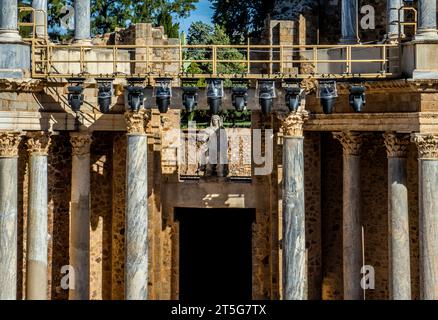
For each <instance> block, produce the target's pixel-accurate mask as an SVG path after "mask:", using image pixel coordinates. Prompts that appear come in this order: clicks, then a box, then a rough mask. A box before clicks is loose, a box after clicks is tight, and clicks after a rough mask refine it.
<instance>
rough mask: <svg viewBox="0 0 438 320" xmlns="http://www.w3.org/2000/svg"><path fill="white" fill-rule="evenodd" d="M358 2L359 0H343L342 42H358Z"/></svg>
mask: <svg viewBox="0 0 438 320" xmlns="http://www.w3.org/2000/svg"><path fill="white" fill-rule="evenodd" d="M358 9H359V8H358V3H357V0H342V4H341V33H342V37H341V40H340V43H341V44H357V43H359V37H358V35H357V34H358V32H357V28H358Z"/></svg>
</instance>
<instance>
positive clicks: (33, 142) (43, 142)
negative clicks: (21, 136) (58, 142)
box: [27, 131, 51, 156]
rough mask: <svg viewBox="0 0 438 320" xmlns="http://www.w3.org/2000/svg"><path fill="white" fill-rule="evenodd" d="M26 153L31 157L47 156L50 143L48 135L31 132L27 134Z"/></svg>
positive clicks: (46, 133) (40, 132)
mask: <svg viewBox="0 0 438 320" xmlns="http://www.w3.org/2000/svg"><path fill="white" fill-rule="evenodd" d="M27 137H28V139H27V151H29V153H30V154H31V155H42V156H47V155H48V153H49V147H50V143H51V139H50V134H49V133H48V132H45V131H31V132H28V133H27Z"/></svg>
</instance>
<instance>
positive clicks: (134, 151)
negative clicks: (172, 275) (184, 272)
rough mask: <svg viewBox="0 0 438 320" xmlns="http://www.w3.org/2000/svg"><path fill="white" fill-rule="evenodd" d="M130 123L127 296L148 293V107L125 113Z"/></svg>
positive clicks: (139, 296) (136, 297)
mask: <svg viewBox="0 0 438 320" xmlns="http://www.w3.org/2000/svg"><path fill="white" fill-rule="evenodd" d="M125 119H126V123H127V131H128V133H127V141H128V142H127V143H128V145H127V155H126V213H125V230H126V231H125V235H126V236H125V243H126V253H125V299H126V300H146V299H147V297H148V203H147V197H148V190H147V151H148V144H147V135H146V125H147V123H148V121H149V116H148V115H146V113H145V111H144V110H140V111H138V112H132V111H127V112H126V113H125Z"/></svg>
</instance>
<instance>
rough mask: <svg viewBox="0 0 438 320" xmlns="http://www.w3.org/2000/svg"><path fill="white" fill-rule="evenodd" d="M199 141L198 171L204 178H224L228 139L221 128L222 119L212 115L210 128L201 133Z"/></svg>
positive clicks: (226, 166) (225, 174) (226, 173)
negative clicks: (202, 173)
mask: <svg viewBox="0 0 438 320" xmlns="http://www.w3.org/2000/svg"><path fill="white" fill-rule="evenodd" d="M199 141H200V142H201V143H202V144H201V146H200V148H199V152H200V160H201V161H200V166H199V169H198V170H199V171H201V172H204V176H205V177H213V176H218V177H226V176H227V175H228V172H229V170H228V138H227V135H226V133H225V129H224V127H223V121H222V118H221V117H220V116H218V115H213V116H212V117H211V120H210V126H209V127H208V128H206V129H204V130H202V131H201V134H200V138H199Z"/></svg>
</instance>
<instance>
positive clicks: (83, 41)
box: [73, 39, 93, 46]
mask: <svg viewBox="0 0 438 320" xmlns="http://www.w3.org/2000/svg"><path fill="white" fill-rule="evenodd" d="M73 45H76V46H92V45H93V41H92V40H91V39H75V40H74V41H73Z"/></svg>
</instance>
